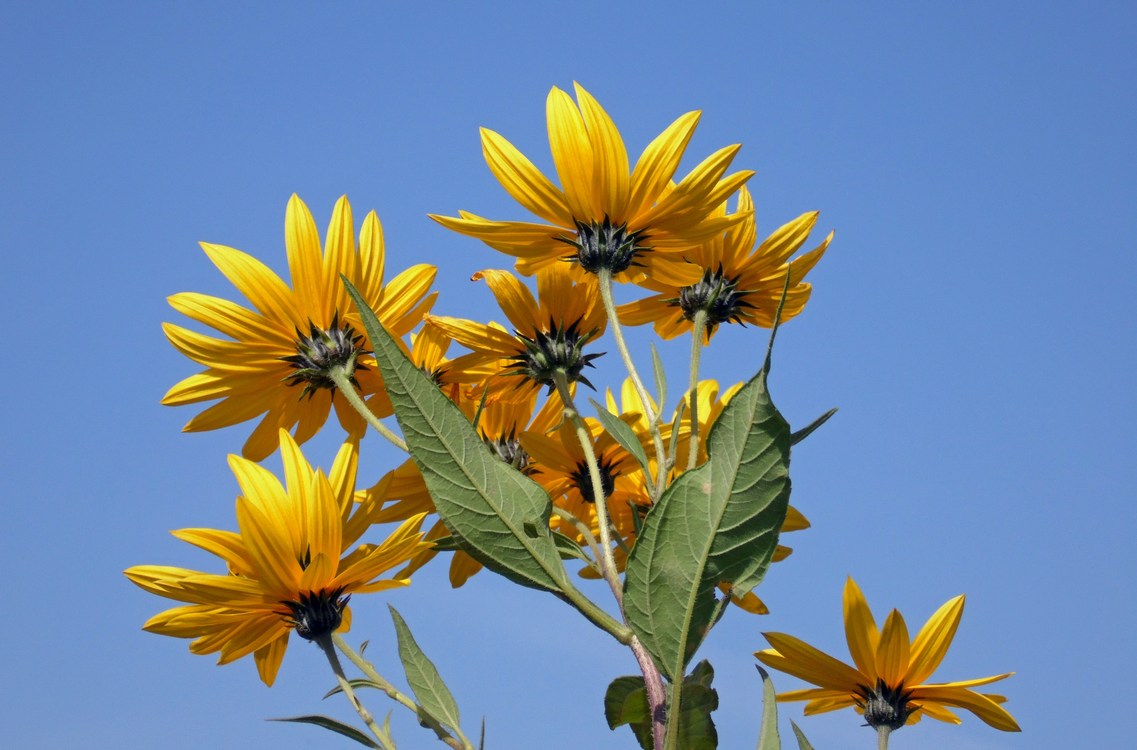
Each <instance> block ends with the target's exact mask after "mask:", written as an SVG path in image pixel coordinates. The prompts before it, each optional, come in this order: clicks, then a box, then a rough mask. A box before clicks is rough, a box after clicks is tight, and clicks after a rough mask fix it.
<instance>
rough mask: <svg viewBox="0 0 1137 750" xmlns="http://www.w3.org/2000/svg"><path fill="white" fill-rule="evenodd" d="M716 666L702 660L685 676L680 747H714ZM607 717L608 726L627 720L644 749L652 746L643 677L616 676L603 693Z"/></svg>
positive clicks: (699, 749)
mask: <svg viewBox="0 0 1137 750" xmlns="http://www.w3.org/2000/svg"><path fill="white" fill-rule="evenodd" d="M714 676H715V673H714V669H713V668H712V667H711V665H710V662H708V661H706V660H704V661H701V662H699V663H698V664H697V665H696V666H695V668H694V669H693V670H692V671H691V674H689V675H687V676H686V677H684V678H683V689H682V696H681V697H680V716H679V737H678V738H677V739H678V740H679V742H678V745H677V746H678V747H681V748H683V750H714V749H715V748H717V747H718V730H717V729H715V723H714V721H713V720H712V719H711V712H712V711H714V710H716V709H717V708H718V704H719V698H718V692H717V691H716V690H714V688H712V687H711V681H712V680H713V679H714ZM604 718H605V720H606V721H607V722H608V727H609V728H610V729H613V730H615V729H616V727H619V726H621V725H624V724H627V725H628V726H629V728H630V729H631V730H632V733H633V734H634V735H635V737H636V741H637V742H639V744H640V747H641V748H643V750H651V748H652V746H653V745H652V735H651V716H650V714H649V712H648V702H647V690H646V689H645V688H644V679H643V677H631V676H628V677H617V678H616V679H615V680H613V681H612V683H611V684H610V685H609V686H608V690H607V691H606V692H605V694H604Z"/></svg>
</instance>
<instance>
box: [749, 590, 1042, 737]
mask: <svg viewBox="0 0 1137 750" xmlns="http://www.w3.org/2000/svg"><path fill="white" fill-rule="evenodd" d="M962 615H963V596H957V597H955V598H954V599H951V600H950V601H948V602H947V603H946V604H944V605H943V606H942V607H940V608H939V609H938V610H936V612H935V614H933V615H932V616H931V617H930V618H929V619H928V622H927V623H925V625H924V627H922V628H920V632H919V633H917V634H916V637H915V639H913V640H911V641H909V639H908V628H907V626H906V625H905V624H904V618H903V617H902V616H901V614H900V613H899V612H898V611H896V610H892V612H891V614H889V616H888V619H886V620H885V622H884V627H883V629H881V630H877V626H876V622H875V621H874V620H873V616H872V612H871V611H870V610H869V606H868V603H867V602H866V601H865V598H864V595H863V594H861V590H860V588H858V587H857V584H856V583H855V582H854V581H853V579H852V578H850V579H848V581H846V583H845V637H846V639H847V640H848V643H849V653H850V654H851V655H852V657H853V663H854V664H856V668H854V667H850V666H849V665H847V664H845V663H844V662H842V661H838V660H837V659H834V658H833V657H831V656H829V655H827V654H825V653H822V652H821V651H818V650H817V649H815V648H813V647H812V646H810V645H808V644H807V643H804V642H803V641H800V640H798V639H797V638H794V637H793V636H789V635H785V634H784V633H765V634H764V635H765V636H766V640H768V641H769V642H770V645H771V646H773V647H774V648H772V649H766V650H765V651H758V652H756V653H755V656H757V657H758V659H759V661H761V662H763V663H764V664H766V665H768V666H770V667H773V668H774V669H778V670H781V671H783V672H786V673H788V674H792V675H793V676H795V677H799V678H801V679H803V680H805V681H807V682H812V683H813V684H814V685H818V686H819V687H816V688H809V689H806V690H794V691H791V692H788V693H780V694H779V695H778V700H779V701H801V700H804V701H808V703H806V705H805V713H806V714H817V713H822V712H825V711H835V710H837V709H840V708H849V707H855V708H856V709H857V710H858V711H859V712H861V713H863V714H864V717H865V721H866V722H867V723H868V724H869V725H870V726H872V727H874V728H878V727H887V728H889V729H899V728H900V727H902V726H904V725H905V724H912V723H915V722H916V721H918V720H919V719H920V717H921V716H923V715H925V714H926V715H928V716H930V717H932V718H933V719H939V720H940V721H945V722H949V723H952V724H959V723H960V719H959V717H958V716H956V714H955V713H954V712H952V711H951V710H950V709H949V708H948V706H952V707H955V708H963V709H966V710H968V711H971V712H972V713H973V714H975V715H976V716H978V717H979V718H980V719H982V720H983V721H985V722H986V723H987V724H990V725H991V726H993V727H995V728H996V729H1001V730H1003V731H1005V732H1017V731H1019V725H1018V724H1017V723H1016V722H1015V720H1014V718H1013V717H1012V716H1011V715H1010V714H1009V713H1007V711H1006V709H1004V708H1003V707H1002V705H1000V704H1002V703H1003V702H1005V701H1006V698H1004V697H1003V696H1001V695H992V694H985V693H978V692H975V691H974V690H971V688H973V687H978V686H979V685H986V684H988V683H992V682H995V681H997V680H1002V679H1004V678H1007V677H1010V676H1011V674H1013V672H1008V673H1006V674H1000V675H995V676H993V677H982V678H979V679H975V680H963V681H961V682H945V683H927V682H925V680H927V679H928V677H930V676H931V674H932V672H934V671H935V670H936V667H938V666H939V665H940V662H941V661H943V658H944V656H945V655H946V654H947V650H948V647H949V646H950V645H951V641H952V638H954V637H955V631H956V628H957V627H958V626H959V620H960V617H961V616H962Z"/></svg>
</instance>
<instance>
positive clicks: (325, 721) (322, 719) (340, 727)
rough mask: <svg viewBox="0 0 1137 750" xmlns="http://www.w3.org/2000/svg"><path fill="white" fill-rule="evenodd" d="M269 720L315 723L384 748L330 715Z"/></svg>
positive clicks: (369, 744)
mask: <svg viewBox="0 0 1137 750" xmlns="http://www.w3.org/2000/svg"><path fill="white" fill-rule="evenodd" d="M269 721H294V722H296V723H298V724H315V725H316V726H318V727H323V728H324V729H330V730H331V731H333V732H335V733H336V734H342V735H343V736H344V737H349V738H351V739H353V740H355V741H356V742H358V743H359V744H361V745H366V746H367V747H375V748H379V750H382V748H381V747H379V745H378V744H376V742H375V740H373V739H371V738H370V737H368V736H367V735H366V734H364V733H363V732H361V731H359V730H358V729H356V728H355V727H353V726H351V725H349V724H344V723H343V722H342V721H337V720H335V719H333V718H331V717H329V716H290V717H287V718H284V719H269Z"/></svg>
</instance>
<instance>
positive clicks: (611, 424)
mask: <svg viewBox="0 0 1137 750" xmlns="http://www.w3.org/2000/svg"><path fill="white" fill-rule="evenodd" d="M588 403H590V404H592V408H593V409H595V410H596V416H597V417H598V418H599V419H600V424H601V425H602V426H603V427H604V429H605V431H606V432H607V433H608V434H609V435H611V436H612V439H613V440H615V441H616V442H617V443H619V444H620V447H622V448H623V449H624V450H626V451H627V452H628V453H630V454H631V456H632V458H634V459H636V462H637V463H638V464H639V465H640V468H642V469H643V470H644V476H645V477H650V476H651V467H650V466H649V465H648V460H647V453H645V452H644V447H643V445H642V444H641V443H640V440H639V438H637V437H636V433H635V430H633V429H632V428H631V427H630V426H628V423H627V422H625V421H624V420H622V419H620V418H619V417H617V416H616V415H615V414H613V413H612V412H610V411H608V410H607V409H605V408H604V407H603V406H601V405H600V403H598V402H597V401H596V400H595V399H591V398H590V399H588Z"/></svg>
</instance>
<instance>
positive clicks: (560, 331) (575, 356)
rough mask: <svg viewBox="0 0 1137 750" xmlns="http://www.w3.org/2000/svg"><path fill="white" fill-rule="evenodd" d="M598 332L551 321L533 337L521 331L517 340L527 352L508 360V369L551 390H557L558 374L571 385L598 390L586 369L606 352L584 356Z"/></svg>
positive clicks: (573, 323) (511, 372) (574, 324)
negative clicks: (562, 374)
mask: <svg viewBox="0 0 1137 750" xmlns="http://www.w3.org/2000/svg"><path fill="white" fill-rule="evenodd" d="M597 333H598V331H597V329H595V328H594V329H592V330H591V331H587V332H582V331H581V330H580V321H579V320H578V321H573V322H572V323H571V324H569V325H568V326H563V325H561V324H558V323H557V322H556V321H550V323H549V326H548V327H547V328H545V329H543V330H538V331H536V332H535V333H534V334H533V335H532V336H526V335H525V334H523V333H521V332H518V333H517V338H518V340H519V341H520V342H521V343H522V344H523V345H524V351H522V352H521V353H520V354H515V355H513V356H511V357H510V358H509V359H511V360H513V362H512V364H510V365H509V367H508V368H506V372H508V373H509V374H511V375H522V376H524V377H526V378H528V379H529V380H531V381H533V382H534V383H538V384H540V385H545V386H548V387H549V390H550V391H552V390H553V389H554V388H555V383H556V375H557V373H559V372H560V373H564V375H565V379H566V380H568V382H570V383H584V384H585V385H587V386H588V387H589V388H593V389H594V390H595V386H593V385H592V383H590V382H589V380H588V378H586V377H585V376H584V375H583V371H584V368H585V367H595V365H593V364H592V360H594V359H596V358H597V357H600V356H602V355H603V352H597V353H594V354H585V353H584V347H585V345H586V344H587V343H588V342H589V341H591V340H592V339H594V338H596V334H597Z"/></svg>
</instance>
